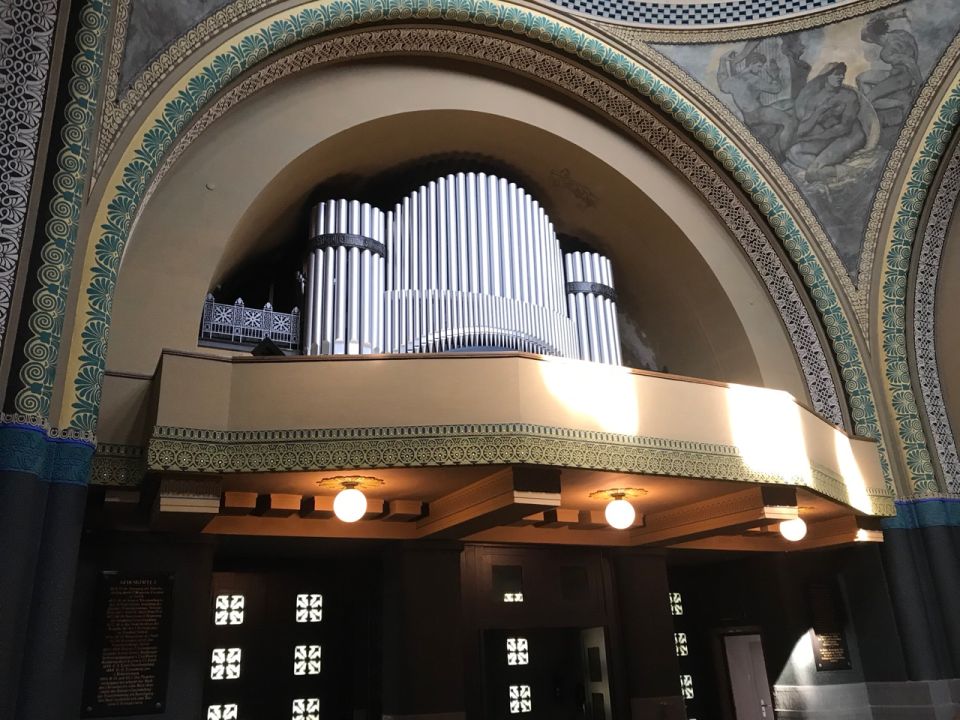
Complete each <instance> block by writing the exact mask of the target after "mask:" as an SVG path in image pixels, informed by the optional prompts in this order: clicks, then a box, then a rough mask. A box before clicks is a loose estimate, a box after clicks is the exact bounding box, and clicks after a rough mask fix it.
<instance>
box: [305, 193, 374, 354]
mask: <svg viewBox="0 0 960 720" xmlns="http://www.w3.org/2000/svg"><path fill="white" fill-rule="evenodd" d="M384 220H385V218H384V215H383V212H382V211H381V210H379V209H378V208H375V207H372V206H371V205H369V204H367V203H363V204H362V205H361V204H360V203H358V202H357V201H355V200H353V201H349V202H348V201H347V200H328V201H326V202H322V203H320V204H319V205H317V206H316V207H314V208H313V211H312V212H311V214H310V240H309V246H308V247H309V252H308V253H307V259H306V261H305V272H304V274H305V275H306V277H307V285H306V296H307V305H306V313H305V316H304V323H305V327H304V334H303V338H304V339H303V349H304V354H305V355H369V354H371V353H379V352H383V330H382V325H381V316H382V309H383V308H382V306H383V302H382V298H383V278H384V257H385V255H386V249H385V247H384V242H383V240H384V235H385V222H384Z"/></svg>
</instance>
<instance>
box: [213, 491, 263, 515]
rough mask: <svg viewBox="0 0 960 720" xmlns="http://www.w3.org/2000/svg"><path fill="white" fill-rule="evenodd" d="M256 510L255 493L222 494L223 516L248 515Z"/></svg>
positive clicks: (227, 492)
mask: <svg viewBox="0 0 960 720" xmlns="http://www.w3.org/2000/svg"><path fill="white" fill-rule="evenodd" d="M256 509H257V494H256V493H255V492H240V491H238V490H227V491H226V492H225V493H223V507H222V508H221V510H220V511H221V512H222V513H223V514H224V515H249V514H250V513H252V512H253V511H254V510H256Z"/></svg>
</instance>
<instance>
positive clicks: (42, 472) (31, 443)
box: [0, 423, 94, 485]
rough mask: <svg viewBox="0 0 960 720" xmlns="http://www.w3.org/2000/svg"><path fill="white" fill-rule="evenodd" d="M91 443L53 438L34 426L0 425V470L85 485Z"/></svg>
mask: <svg viewBox="0 0 960 720" xmlns="http://www.w3.org/2000/svg"><path fill="white" fill-rule="evenodd" d="M93 451H94V445H93V444H92V443H90V442H87V441H86V440H77V439H73V438H54V437H50V436H49V435H48V434H47V431H46V430H45V429H43V428H40V427H37V426H36V425H26V424H20V423H11V424H5V425H0V472H20V473H27V474H30V475H35V476H36V478H37V479H38V480H40V481H42V482H52V483H64V484H67V485H86V484H87V482H88V481H89V479H90V463H91V461H92V459H93Z"/></svg>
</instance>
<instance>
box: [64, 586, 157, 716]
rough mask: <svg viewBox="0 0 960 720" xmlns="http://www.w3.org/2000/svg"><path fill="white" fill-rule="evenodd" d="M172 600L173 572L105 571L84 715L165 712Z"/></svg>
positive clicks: (88, 666)
mask: <svg viewBox="0 0 960 720" xmlns="http://www.w3.org/2000/svg"><path fill="white" fill-rule="evenodd" d="M172 600H173V578H172V576H170V575H132V574H126V573H118V572H104V573H103V574H101V576H100V583H99V587H98V589H97V606H96V616H95V625H94V633H95V634H94V637H93V641H92V642H91V643H90V655H89V656H88V657H87V668H86V675H85V677H84V683H83V715H84V717H109V716H114V715H144V714H149V713H160V712H163V710H164V707H165V704H166V694H167V666H168V664H169V654H170V653H169V649H170V612H171V609H172Z"/></svg>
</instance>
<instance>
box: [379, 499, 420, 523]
mask: <svg viewBox="0 0 960 720" xmlns="http://www.w3.org/2000/svg"><path fill="white" fill-rule="evenodd" d="M421 515H423V502H422V501H420V500H391V501H390V502H389V503H387V509H386V511H385V513H384V515H383V520H386V521H388V522H410V521H411V520H416V519H417V518H419V517H420V516H421Z"/></svg>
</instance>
